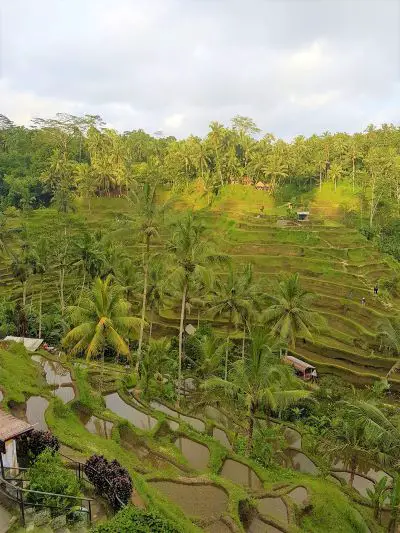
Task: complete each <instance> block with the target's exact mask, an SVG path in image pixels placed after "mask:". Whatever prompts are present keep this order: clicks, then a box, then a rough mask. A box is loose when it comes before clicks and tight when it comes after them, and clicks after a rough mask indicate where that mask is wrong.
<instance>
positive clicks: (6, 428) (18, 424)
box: [0, 409, 33, 444]
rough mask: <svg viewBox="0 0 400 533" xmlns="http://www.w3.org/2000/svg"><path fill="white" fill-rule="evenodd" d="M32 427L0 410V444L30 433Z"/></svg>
mask: <svg viewBox="0 0 400 533" xmlns="http://www.w3.org/2000/svg"><path fill="white" fill-rule="evenodd" d="M32 429H33V426H32V425H31V424H28V422H25V421H24V420H20V419H19V418H15V416H13V415H11V414H10V413H6V412H5V411H3V410H2V409H0V444H4V442H6V441H7V440H11V439H15V437H18V436H19V435H23V434H24V433H28V431H32Z"/></svg>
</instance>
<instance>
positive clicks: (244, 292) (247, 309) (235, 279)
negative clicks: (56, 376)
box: [210, 265, 255, 379]
mask: <svg viewBox="0 0 400 533" xmlns="http://www.w3.org/2000/svg"><path fill="white" fill-rule="evenodd" d="M251 279H252V269H251V265H248V266H246V267H245V268H244V270H243V271H242V272H237V271H235V270H233V268H232V267H230V268H229V270H228V276H227V277H226V276H224V277H221V278H220V279H218V280H217V283H216V289H215V293H216V294H215V297H214V299H213V302H212V304H211V309H210V312H211V314H212V315H213V316H214V317H215V316H217V315H219V316H221V315H228V323H227V334H226V340H227V342H226V354H225V379H227V376H228V358H229V340H230V334H231V329H232V326H233V325H235V326H237V325H238V324H240V323H245V320H246V319H247V318H248V317H250V316H251V314H252V312H253V306H254V303H255V302H254V299H253V298H252V291H251V290H250V289H251V287H250V284H251Z"/></svg>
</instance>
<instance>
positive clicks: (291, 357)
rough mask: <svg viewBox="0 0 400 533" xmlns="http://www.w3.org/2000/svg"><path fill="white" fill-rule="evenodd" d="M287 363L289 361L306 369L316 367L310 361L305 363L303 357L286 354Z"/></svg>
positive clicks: (301, 368)
mask: <svg viewBox="0 0 400 533" xmlns="http://www.w3.org/2000/svg"><path fill="white" fill-rule="evenodd" d="M283 360H284V362H285V363H289V364H291V365H293V366H294V367H295V368H297V369H298V370H306V369H307V368H311V369H314V368H315V367H313V366H312V365H309V364H308V363H305V362H304V361H302V360H301V359H297V357H293V355H285V357H284V358H283Z"/></svg>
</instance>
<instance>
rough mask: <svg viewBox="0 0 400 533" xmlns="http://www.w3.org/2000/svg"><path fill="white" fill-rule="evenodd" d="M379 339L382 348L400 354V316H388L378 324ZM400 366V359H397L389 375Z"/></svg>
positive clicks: (395, 354)
mask: <svg viewBox="0 0 400 533" xmlns="http://www.w3.org/2000/svg"><path fill="white" fill-rule="evenodd" d="M377 338H378V340H379V343H380V349H382V348H385V349H386V350H388V351H389V352H390V353H391V354H393V355H394V356H399V355H400V317H398V316H396V317H393V318H386V319H384V320H381V321H380V322H379V324H378V337H377ZM399 366H400V360H398V361H396V362H395V363H394V365H393V366H392V368H391V369H390V370H389V372H388V373H387V377H389V376H390V374H392V373H393V372H395V371H396V370H397V369H398V368H399Z"/></svg>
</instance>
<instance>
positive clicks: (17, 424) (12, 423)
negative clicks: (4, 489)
mask: <svg viewBox="0 0 400 533" xmlns="http://www.w3.org/2000/svg"><path fill="white" fill-rule="evenodd" d="M33 429H34V428H33V426H32V425H31V424H28V422H25V421H24V420H20V419H19V418H15V416H13V415H11V414H10V413H6V412H5V411H3V410H2V409H0V476H1V477H2V478H4V477H5V473H4V470H5V469H7V468H9V469H18V457H17V443H16V439H17V438H18V437H20V436H21V435H25V434H26V433H30V432H31V431H32V430H33ZM11 473H12V472H11Z"/></svg>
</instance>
